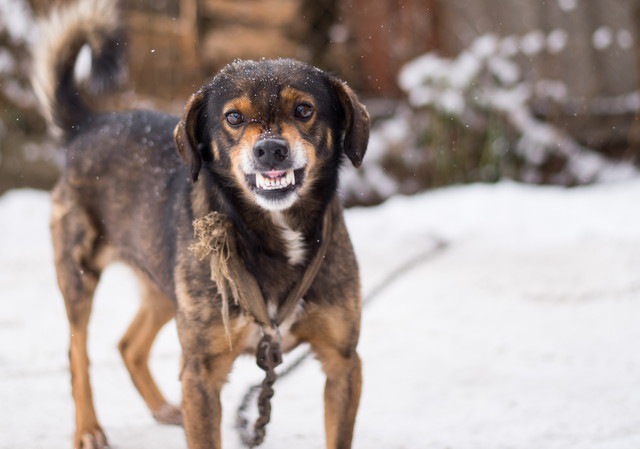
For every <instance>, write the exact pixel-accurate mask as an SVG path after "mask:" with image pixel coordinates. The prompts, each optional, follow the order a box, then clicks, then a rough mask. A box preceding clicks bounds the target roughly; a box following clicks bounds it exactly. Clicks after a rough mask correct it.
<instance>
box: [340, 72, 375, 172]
mask: <svg viewBox="0 0 640 449" xmlns="http://www.w3.org/2000/svg"><path fill="white" fill-rule="evenodd" d="M331 83H332V84H333V88H334V89H335V91H336V93H337V94H338V99H339V100H340V104H341V106H342V110H343V111H344V138H343V141H342V149H343V151H344V152H345V154H346V155H347V156H348V157H349V159H350V160H351V163H352V164H353V165H354V167H359V166H360V164H362V159H363V158H364V153H365V152H366V151H367V144H368V143H369V113H368V112H367V109H366V108H365V106H364V105H363V104H362V103H360V101H358V98H357V97H356V94H355V93H354V92H353V90H351V88H350V87H349V86H347V84H346V83H345V82H344V81H341V80H339V79H337V78H334V77H332V78H331Z"/></svg>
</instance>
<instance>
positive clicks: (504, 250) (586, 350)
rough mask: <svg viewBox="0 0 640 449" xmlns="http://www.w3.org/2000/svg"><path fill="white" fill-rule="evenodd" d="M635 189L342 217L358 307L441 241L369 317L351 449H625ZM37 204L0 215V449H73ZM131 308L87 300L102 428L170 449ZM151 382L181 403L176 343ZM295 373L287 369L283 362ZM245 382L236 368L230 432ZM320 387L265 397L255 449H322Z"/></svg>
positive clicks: (434, 203)
mask: <svg viewBox="0 0 640 449" xmlns="http://www.w3.org/2000/svg"><path fill="white" fill-rule="evenodd" d="M638 197H640V180H637V179H635V180H628V181H625V182H621V183H616V184H599V185H594V186H589V187H580V188H575V189H563V188H559V187H533V186H526V185H520V184H516V183H511V182H502V183H499V184H496V185H470V186H458V187H450V188H446V189H442V190H437V191H433V192H428V193H425V194H422V195H419V196H414V197H394V198H392V199H391V200H389V201H387V202H386V203H384V204H383V205H382V206H378V207H376V208H370V209H365V208H358V209H351V210H349V211H347V222H348V226H349V228H350V231H351V235H352V238H353V241H354V246H355V248H356V251H357V253H358V257H359V260H360V263H361V268H362V278H363V286H364V291H365V293H366V292H368V291H371V289H372V288H373V286H374V285H376V284H377V283H378V282H379V281H380V280H381V279H382V278H383V277H384V276H385V275H386V274H387V273H389V272H390V271H392V270H393V269H394V268H395V267H397V266H399V265H401V264H402V263H403V262H404V261H406V260H408V259H409V258H411V257H413V256H414V255H415V254H417V253H419V252H421V251H423V250H426V249H429V248H430V247H432V245H433V242H434V241H435V240H436V239H441V240H444V241H446V242H447V243H448V245H447V247H446V248H445V249H444V250H442V251H440V252H438V253H433V254H432V256H431V257H429V258H428V259H426V260H425V261H424V263H422V264H420V265H418V266H416V267H414V268H413V269H412V270H411V271H409V272H406V273H405V274H404V275H403V276H402V277H400V278H398V279H397V280H396V281H395V282H394V283H393V284H391V285H390V286H389V287H388V288H387V289H386V290H384V291H383V292H382V293H381V294H380V295H379V296H378V297H376V298H375V300H374V301H372V302H371V303H370V304H369V305H368V306H367V307H366V308H365V310H364V318H363V326H362V339H361V344H360V352H361V355H362V358H363V360H364V377H365V384H364V391H363V397H362V402H361V407H360V414H359V417H358V423H357V428H356V436H355V444H354V449H373V448H381V447H383V448H393V449H431V448H433V449H441V448H455V449H478V448H483V449H484V448H487V449H503V448H504V449H506V448H517V449H539V448H545V449H573V448H575V449H630V448H637V447H640V413H638V412H639V411H640V388H639V385H640V352H639V351H638V350H637V347H638V342H639V341H640V325H639V320H640V249H639V248H640V208H637V207H634V205H635V204H636V203H637V198H638ZM48 215H49V195H48V194H46V193H43V192H36V191H29V190H22V191H13V192H10V193H8V194H5V195H4V196H2V197H0V248H1V250H0V302H1V303H0V305H1V306H2V308H1V309H0V310H1V312H0V341H2V345H1V346H0V348H1V349H0V404H2V407H0V435H2V437H1V438H0V448H2V449H10V448H11V449H12V448H15V447H29V448H33V449H38V448H53V447H55V448H64V447H71V432H72V426H73V409H72V401H71V395H70V388H69V375H68V370H67V360H66V354H67V335H66V333H67V325H66V321H65V312H64V306H63V302H62V299H61V297H60V295H59V293H58V290H57V288H56V285H55V275H54V271H53V264H52V261H51V258H52V253H51V245H50V239H49V234H48ZM135 308H136V285H135V282H134V278H133V277H132V275H131V274H130V273H129V272H128V270H127V269H126V268H125V267H124V266H120V265H118V266H114V267H113V268H111V269H109V270H108V271H107V272H106V273H105V275H104V278H103V281H102V283H101V286H100V288H99V291H98V293H97V297H96V300H95V308H94V320H93V322H92V325H91V326H92V328H91V333H90V335H91V341H90V351H91V354H92V361H93V371H92V376H93V383H94V388H95V399H96V404H97V410H98V414H99V417H100V419H101V421H102V424H103V426H104V427H105V430H106V431H107V433H108V436H109V438H110V441H111V443H112V444H113V446H114V447H115V448H117V449H127V448H131V449H145V448H155V447H162V448H165V449H177V448H184V447H185V443H184V437H183V432H182V430H181V429H180V428H177V427H165V426H160V425H157V424H156V423H155V422H154V421H153V420H152V418H151V417H150V416H149V413H148V412H147V410H146V408H145V406H144V405H143V403H142V401H141V400H140V398H139V396H138V395H137V393H136V392H135V391H134V388H133V386H132V384H131V382H130V380H129V378H128V376H127V374H126V371H125V369H124V367H123V365H122V363H121V362H120V360H119V356H118V354H117V350H116V349H115V345H116V343H117V341H118V339H119V337H120V336H121V335H122V333H123V332H124V330H125V328H126V326H127V323H128V321H129V320H130V319H131V318H132V316H133V314H134V312H135ZM152 359H153V363H152V369H153V370H154V371H155V373H156V374H157V378H158V380H159V383H160V384H161V387H162V388H163V390H164V391H165V392H166V393H167V395H168V397H169V398H170V399H171V400H172V401H174V402H177V401H178V400H179V397H180V392H179V391H180V386H179V382H178V363H179V362H178V359H179V348H178V344H177V341H176V335H175V328H174V326H173V324H172V325H170V326H168V327H167V328H166V329H165V330H164V331H163V332H162V333H161V335H160V338H159V340H158V342H157V344H156V346H155V347H154V351H153V354H152ZM287 359H288V360H290V359H291V358H290V357H287V358H286V359H285V360H287ZM259 379H260V373H259V371H258V369H257V368H256V367H255V366H254V362H253V361H252V360H251V359H249V358H244V359H241V360H239V361H238V363H237V364H236V368H235V369H234V372H233V374H232V377H231V380H230V383H229V385H228V386H227V388H226V389H225V390H224V393H223V399H222V400H223V404H224V405H225V415H224V441H225V444H226V446H225V447H226V448H228V449H229V448H230V449H233V448H239V447H240V445H239V442H238V439H237V437H236V435H235V433H234V431H233V415H234V411H235V407H236V406H237V404H238V402H239V400H240V397H241V395H242V394H243V393H244V391H245V388H246V386H247V385H249V384H251V383H253V382H255V381H256V380H259ZM322 387H323V376H322V374H321V371H320V368H319V365H318V363H317V362H315V361H313V360H310V361H307V362H306V363H305V364H304V365H303V366H302V367H301V368H300V370H299V371H297V372H295V373H294V374H292V375H291V377H288V378H284V379H281V380H280V381H279V382H277V383H276V396H275V398H274V402H273V406H274V413H273V420H272V422H271V424H270V425H269V427H268V433H267V440H266V442H265V444H264V446H263V447H264V448H265V449H269V448H275V447H278V448H283V449H286V448H299V447H305V448H311V449H320V448H322V447H324V443H323V430H322V429H323V427H322V413H323V412H322V400H321V397H322Z"/></svg>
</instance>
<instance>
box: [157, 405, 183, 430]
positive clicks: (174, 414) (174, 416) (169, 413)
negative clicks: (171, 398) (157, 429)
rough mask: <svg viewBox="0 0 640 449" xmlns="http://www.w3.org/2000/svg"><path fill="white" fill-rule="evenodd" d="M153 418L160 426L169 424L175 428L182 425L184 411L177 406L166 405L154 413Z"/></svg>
mask: <svg viewBox="0 0 640 449" xmlns="http://www.w3.org/2000/svg"><path fill="white" fill-rule="evenodd" d="M153 417H154V418H155V420H156V421H158V422H159V423H160V424H169V425H173V426H181V425H182V410H180V408H179V407H176V406H175V405H170V404H164V405H163V406H162V407H160V408H159V409H157V410H155V411H154V412H153Z"/></svg>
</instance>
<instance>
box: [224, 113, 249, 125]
mask: <svg viewBox="0 0 640 449" xmlns="http://www.w3.org/2000/svg"><path fill="white" fill-rule="evenodd" d="M225 117H226V118H227V123H228V124H229V125H231V126H239V125H242V123H244V116H243V115H242V114H241V113H239V112H238V111H231V112H227V115H226V116H225Z"/></svg>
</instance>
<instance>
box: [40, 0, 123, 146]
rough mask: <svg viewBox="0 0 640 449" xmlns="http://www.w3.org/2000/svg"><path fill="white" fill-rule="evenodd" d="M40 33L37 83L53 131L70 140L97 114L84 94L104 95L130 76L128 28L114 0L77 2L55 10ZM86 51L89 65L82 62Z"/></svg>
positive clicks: (43, 108)
mask: <svg viewBox="0 0 640 449" xmlns="http://www.w3.org/2000/svg"><path fill="white" fill-rule="evenodd" d="M38 31H39V35H38V39H37V42H36V44H35V45H34V47H33V50H32V52H33V64H34V67H33V69H34V70H33V78H32V84H33V87H34V90H35V92H36V95H37V97H38V100H39V101H40V104H41V106H42V110H43V114H44V116H45V118H46V119H47V122H48V125H49V129H50V131H51V132H52V133H54V134H55V135H56V136H59V137H62V138H65V139H68V138H70V137H72V136H73V135H74V134H76V133H77V132H78V131H79V130H80V129H81V127H82V125H83V123H86V121H87V120H90V118H91V116H92V115H93V114H94V111H93V109H92V108H91V106H89V104H88V103H87V102H86V100H85V98H84V97H83V93H89V94H92V95H96V94H99V93H101V92H104V91H106V90H109V89H111V88H113V87H115V86H117V85H118V84H120V83H121V82H122V81H123V80H124V78H125V77H126V66H125V58H124V55H125V48H124V28H123V26H122V23H121V20H120V16H119V12H118V7H117V5H116V3H115V1H114V0H78V1H76V2H75V3H72V4H69V5H65V6H64V7H60V8H56V9H54V10H53V11H52V12H51V13H50V14H49V15H48V16H47V17H45V18H44V19H42V20H41V21H40V22H39V24H38ZM84 48H87V49H88V50H89V53H90V58H85V59H89V60H90V61H79V59H83V58H82V57H79V55H80V54H81V53H87V51H85V50H84ZM87 56H88V55H87ZM83 62H87V63H88V64H86V65H90V69H89V70H87V67H86V65H85V64H81V63H83ZM83 71H84V72H85V76H84V79H82V78H83V76H82V73H81V72H83ZM87 71H88V72H89V73H88V76H86V75H87V74H86V72H87Z"/></svg>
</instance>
